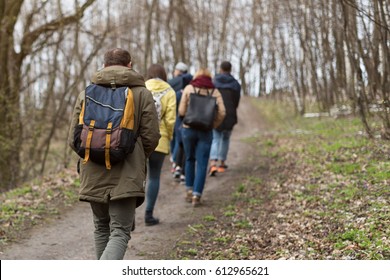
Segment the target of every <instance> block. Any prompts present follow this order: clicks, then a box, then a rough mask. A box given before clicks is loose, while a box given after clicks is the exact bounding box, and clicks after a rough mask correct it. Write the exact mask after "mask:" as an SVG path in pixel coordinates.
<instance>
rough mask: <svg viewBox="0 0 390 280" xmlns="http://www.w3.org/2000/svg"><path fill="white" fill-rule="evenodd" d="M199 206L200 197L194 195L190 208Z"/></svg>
mask: <svg viewBox="0 0 390 280" xmlns="http://www.w3.org/2000/svg"><path fill="white" fill-rule="evenodd" d="M199 205H200V196H197V195H194V196H193V197H192V206H193V207H198V206H199Z"/></svg>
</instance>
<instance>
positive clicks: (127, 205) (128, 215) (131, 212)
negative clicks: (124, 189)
mask: <svg viewBox="0 0 390 280" xmlns="http://www.w3.org/2000/svg"><path fill="white" fill-rule="evenodd" d="M136 202H137V198H136V197H130V198H123V199H119V200H110V201H109V202H108V203H107V204H106V203H97V202H90V204H91V208H92V213H93V222H94V225H95V231H94V238H95V250H96V257H97V259H98V260H99V259H100V260H123V257H124V255H125V253H126V250H127V243H128V242H129V240H130V231H131V227H132V225H133V220H134V217H135V206H136Z"/></svg>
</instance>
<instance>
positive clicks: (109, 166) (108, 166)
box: [104, 122, 112, 170]
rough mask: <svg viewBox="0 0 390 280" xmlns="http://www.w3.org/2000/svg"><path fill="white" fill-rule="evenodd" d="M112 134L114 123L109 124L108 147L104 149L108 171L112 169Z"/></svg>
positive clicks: (107, 132) (107, 131)
mask: <svg viewBox="0 0 390 280" xmlns="http://www.w3.org/2000/svg"><path fill="white" fill-rule="evenodd" d="M111 132H112V122H109V123H108V125H107V129H106V145H105V147H104V152H105V160H106V169H108V170H110V169H111V163H110V144H111Z"/></svg>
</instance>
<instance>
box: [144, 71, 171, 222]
mask: <svg viewBox="0 0 390 280" xmlns="http://www.w3.org/2000/svg"><path fill="white" fill-rule="evenodd" d="M146 79H147V80H146V82H145V85H146V88H147V89H148V90H149V91H150V92H151V93H152V94H153V98H154V102H155V106H156V110H157V115H158V118H159V122H160V134H161V138H160V141H159V143H158V146H157V148H156V149H155V150H154V152H153V153H152V154H151V155H150V157H149V161H148V185H147V190H146V208H145V225H147V226H152V225H156V224H158V223H159V219H157V218H155V217H153V210H154V206H155V204H156V201H157V197H158V192H159V189H160V175H161V168H162V166H163V163H164V159H165V156H166V155H168V154H169V152H170V151H169V148H170V141H171V140H172V137H173V129H174V125H175V120H176V93H175V91H174V90H173V89H172V88H171V86H170V85H169V84H168V83H167V74H166V71H165V69H164V67H163V66H162V65H161V64H152V65H151V66H150V67H149V69H148V71H147V76H146Z"/></svg>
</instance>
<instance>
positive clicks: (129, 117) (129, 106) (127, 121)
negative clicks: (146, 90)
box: [120, 88, 134, 130]
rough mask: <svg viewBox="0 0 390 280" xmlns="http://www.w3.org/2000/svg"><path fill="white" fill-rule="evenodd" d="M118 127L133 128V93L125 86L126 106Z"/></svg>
mask: <svg viewBox="0 0 390 280" xmlns="http://www.w3.org/2000/svg"><path fill="white" fill-rule="evenodd" d="M120 127H121V128H127V129H130V130H133V129H134V95H133V91H132V90H131V89H130V88H127V97H126V106H125V111H124V113H123V118H122V120H121V124H120Z"/></svg>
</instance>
